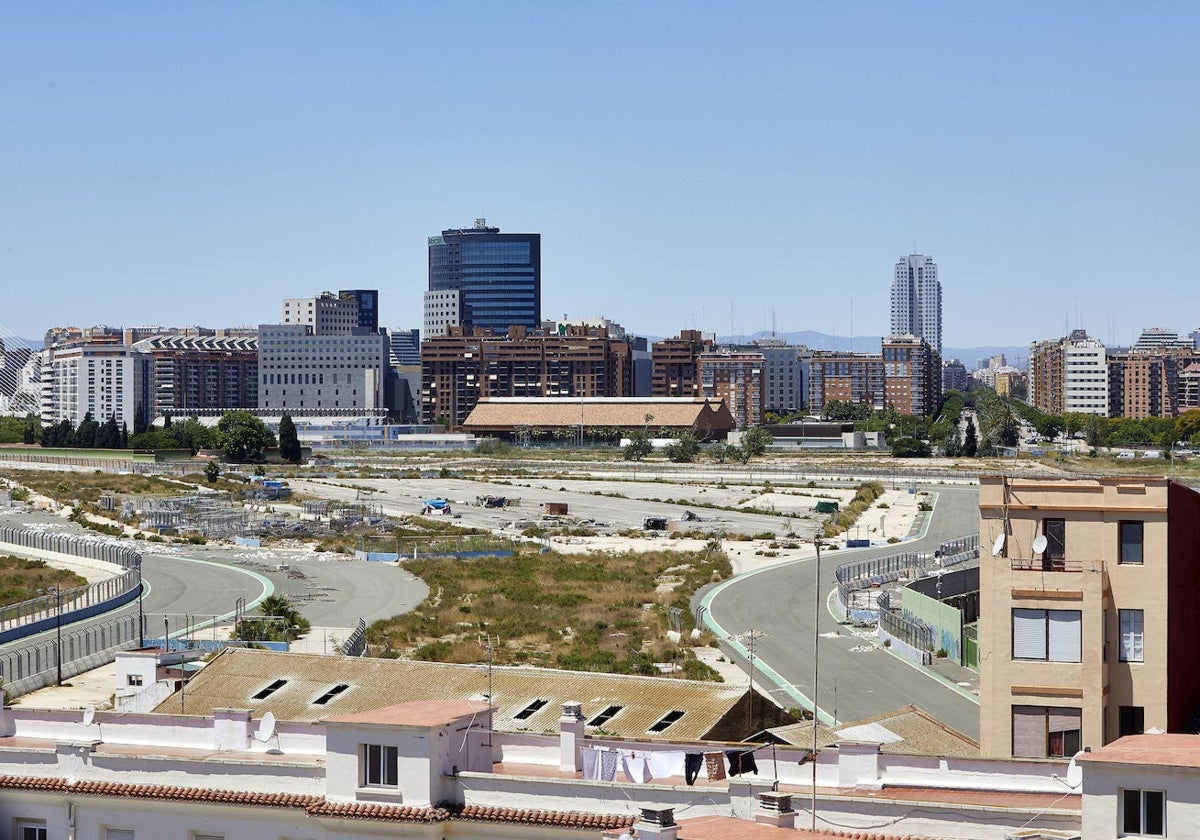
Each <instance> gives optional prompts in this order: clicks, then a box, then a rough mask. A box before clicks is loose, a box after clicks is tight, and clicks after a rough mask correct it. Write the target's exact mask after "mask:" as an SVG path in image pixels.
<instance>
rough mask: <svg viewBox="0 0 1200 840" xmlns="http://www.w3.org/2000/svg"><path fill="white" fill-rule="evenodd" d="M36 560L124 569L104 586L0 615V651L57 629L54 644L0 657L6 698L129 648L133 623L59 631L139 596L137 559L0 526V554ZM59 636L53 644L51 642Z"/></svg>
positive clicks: (111, 546)
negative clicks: (74, 561) (55, 559)
mask: <svg viewBox="0 0 1200 840" xmlns="http://www.w3.org/2000/svg"><path fill="white" fill-rule="evenodd" d="M4 551H8V552H10V553H13V554H18V555H25V556H33V557H44V556H45V555H66V556H70V557H78V558H82V559H89V560H99V561H102V562H105V563H112V564H114V565H116V566H119V567H121V568H123V569H125V571H124V572H122V573H120V574H118V575H116V576H115V577H111V578H108V579H107V580H101V581H96V582H95V583H90V584H87V585H86V586H79V587H75V588H72V589H64V590H62V591H61V592H57V591H51V592H48V593H45V594H43V595H40V596H38V597H37V598H30V599H29V600H26V601H22V602H20V603H18V604H12V605H10V606H7V607H4V608H2V609H0V644H4V645H9V644H10V643H15V642H17V641H18V640H20V639H23V638H26V637H29V636H32V635H34V634H37V633H41V632H43V631H46V630H49V629H51V628H56V629H58V631H59V632H58V634H56V638H54V639H47V640H42V641H38V642H32V643H30V644H27V645H20V646H18V645H15V644H14V646H13V648H12V649H10V650H7V651H4V652H3V653H0V678H3V680H4V687H5V688H6V689H7V690H8V691H9V693H10V694H12V695H14V696H17V695H20V694H25V693H27V692H29V691H33V690H34V689H36V688H40V687H42V686H43V685H47V684H49V682H51V681H53V680H56V679H57V678H58V675H59V670H60V668H59V657H60V656H61V657H62V667H61V672H62V678H63V679H67V678H69V677H70V676H73V675H75V674H79V673H82V672H83V671H87V670H89V669H91V668H95V667H97V666H99V665H103V664H106V663H108V662H111V661H112V660H113V658H114V657H115V655H116V651H117V650H120V649H122V648H126V647H130V646H132V645H135V644H136V643H137V639H138V626H137V625H138V620H137V616H128V617H121V618H114V619H110V620H108V621H103V622H100V623H96V624H91V625H89V626H86V627H81V628H76V629H67V630H64V626H65V625H70V624H73V623H74V622H78V621H82V620H84V619H87V618H93V617H95V616H97V615H100V614H102V613H105V612H108V611H110V610H113V609H116V608H117V607H120V606H123V605H124V604H127V603H129V602H130V601H132V600H133V599H135V598H136V597H138V595H139V594H140V592H141V565H142V555H141V553H140V552H138V551H136V550H135V549H133V548H130V547H129V546H125V545H121V544H119V543H116V542H102V541H99V540H92V539H86V538H84V537H79V536H75V535H72V534H57V533H47V532H45V531H34V530H29V529H26V528H17V527H11V526H5V527H0V552H4ZM59 637H61V643H60V642H59Z"/></svg>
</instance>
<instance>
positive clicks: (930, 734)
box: [768, 706, 979, 758]
mask: <svg viewBox="0 0 1200 840" xmlns="http://www.w3.org/2000/svg"><path fill="white" fill-rule="evenodd" d="M768 731H769V732H770V733H771V734H772V735H774V736H775V737H776V738H779V739H780V740H781V741H783V742H784V743H787V744H792V745H794V746H797V747H811V746H812V722H811V721H805V722H802V723H794V724H790V725H788V726H777V727H775V728H774V729H770V730H768ZM839 741H872V742H878V743H879V745H880V751H881V752H884V753H889V754H895V755H930V756H940V757H944V758H951V757H954V758H978V757H979V744H978V743H976V742H975V741H973V740H972V739H970V738H968V737H967V736H966V735H964V734H962V733H961V732H958V731H957V730H954V729H951V728H950V727H949V726H947V725H946V724H944V723H942V722H941V721H940V720H938V719H937V718H935V717H933V716H932V715H929V714H927V713H925V712H924V711H922V710H921V709H919V708H917V707H916V706H905V707H904V708H903V709H897V710H896V711H893V712H887V713H885V714H882V715H876V716H875V717H871V718H867V719H866V720H859V721H852V722H849V723H843V724H841V725H839V726H834V727H829V726H818V727H817V748H818V749H820V748H822V747H830V746H833V745H834V744H837V743H838V742H839Z"/></svg>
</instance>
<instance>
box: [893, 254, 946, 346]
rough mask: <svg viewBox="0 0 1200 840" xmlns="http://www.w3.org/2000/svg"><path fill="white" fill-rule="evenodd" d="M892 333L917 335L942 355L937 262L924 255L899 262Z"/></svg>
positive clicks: (901, 259)
mask: <svg viewBox="0 0 1200 840" xmlns="http://www.w3.org/2000/svg"><path fill="white" fill-rule="evenodd" d="M892 334H893V335H905V334H909V335H915V336H918V337H920V338H923V339H925V340H926V341H927V342H929V345H930V346H931V347H932V348H933V349H934V350H936V351H937V353H938V355H939V356H940V355H941V353H942V284H941V283H939V282H938V276H937V263H935V262H934V261H933V257H927V256H925V255H924V254H909V255H908V256H907V257H901V258H900V260H899V261H898V262H897V263H896V277H895V279H894V280H893V281H892Z"/></svg>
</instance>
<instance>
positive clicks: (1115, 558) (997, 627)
mask: <svg viewBox="0 0 1200 840" xmlns="http://www.w3.org/2000/svg"><path fill="white" fill-rule="evenodd" d="M979 510H980V523H979V537H980V545H981V546H982V547H984V548H983V558H982V559H981V561H980V613H981V619H980V626H979V628H980V629H979V647H980V651H981V655H980V665H979V669H980V670H979V674H980V701H981V702H980V749H981V753H982V754H983V755H984V756H992V757H1009V756H1012V757H1030V758H1038V757H1047V758H1055V757H1058V758H1069V757H1070V756H1072V755H1074V754H1075V753H1077V752H1078V751H1079V750H1081V749H1093V750H1094V749H1098V748H1100V747H1101V746H1103V745H1105V744H1107V743H1109V742H1111V741H1114V740H1116V739H1117V738H1120V737H1122V736H1127V735H1136V734H1140V733H1142V732H1150V731H1169V732H1182V731H1185V730H1186V729H1187V728H1188V727H1189V721H1190V720H1191V719H1192V718H1193V716H1194V715H1195V714H1196V711H1197V706H1198V704H1200V644H1198V640H1200V609H1198V608H1197V596H1198V595H1200V494H1198V493H1196V492H1195V491H1193V490H1191V489H1189V488H1187V487H1185V486H1183V485H1181V484H1176V483H1174V482H1171V481H1168V480H1167V479H1165V478H1146V477H1137V476H1112V477H1106V478H1009V477H1003V476H985V477H982V478H981V479H980V494H979ZM989 547H990V551H989Z"/></svg>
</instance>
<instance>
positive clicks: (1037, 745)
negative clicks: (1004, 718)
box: [1012, 706, 1046, 758]
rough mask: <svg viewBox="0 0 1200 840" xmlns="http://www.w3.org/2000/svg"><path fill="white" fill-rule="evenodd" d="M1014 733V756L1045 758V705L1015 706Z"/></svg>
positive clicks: (1013, 708)
mask: <svg viewBox="0 0 1200 840" xmlns="http://www.w3.org/2000/svg"><path fill="white" fill-rule="evenodd" d="M1012 733H1013V734H1012V743H1013V757H1014V758H1045V757H1046V709H1045V707H1043V706H1013V707H1012Z"/></svg>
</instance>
